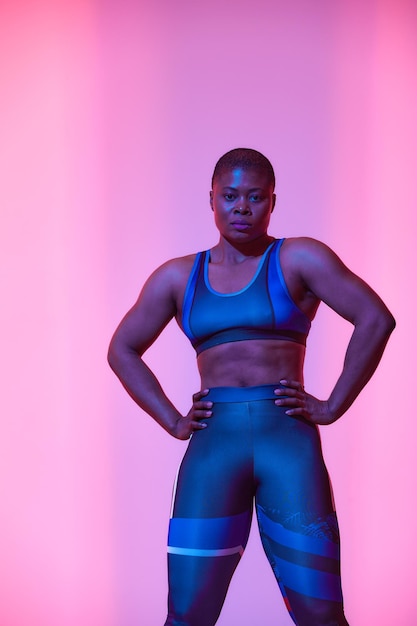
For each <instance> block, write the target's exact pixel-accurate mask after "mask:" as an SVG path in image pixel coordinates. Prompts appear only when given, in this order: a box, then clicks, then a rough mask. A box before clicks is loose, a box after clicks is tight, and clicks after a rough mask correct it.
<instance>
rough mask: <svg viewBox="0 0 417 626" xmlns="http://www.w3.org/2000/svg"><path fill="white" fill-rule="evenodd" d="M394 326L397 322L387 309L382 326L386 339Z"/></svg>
mask: <svg viewBox="0 0 417 626" xmlns="http://www.w3.org/2000/svg"><path fill="white" fill-rule="evenodd" d="M396 325H397V322H396V321H395V317H394V316H393V314H392V313H391V312H390V311H388V309H387V310H386V312H385V315H384V320H383V326H384V329H385V332H386V335H387V336H388V337H389V336H390V334H391V333H392V331H393V330H394V328H395V326H396Z"/></svg>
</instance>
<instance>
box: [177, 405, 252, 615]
mask: <svg viewBox="0 0 417 626" xmlns="http://www.w3.org/2000/svg"><path fill="white" fill-rule="evenodd" d="M229 406H230V405H228V404H223V403H219V404H217V403H216V405H215V409H214V413H213V417H212V418H211V420H210V422H209V426H208V428H207V429H205V430H202V431H198V432H196V433H194V434H193V436H192V438H191V441H190V444H189V447H188V449H187V452H186V454H185V457H184V459H183V462H182V464H181V467H180V471H179V475H178V481H177V486H176V490H175V500H174V507H173V516H172V518H171V521H170V530H169V539H168V544H169V545H168V577H169V597H168V618H167V621H166V623H165V626H213V625H214V624H215V623H216V621H217V619H218V616H219V614H220V611H221V608H222V606H223V602H224V599H225V596H226V593H227V589H228V586H229V583H230V580H231V578H232V575H233V572H234V570H235V569H236V566H237V564H238V563H239V560H240V558H241V555H242V553H243V550H244V548H245V546H246V542H247V539H248V536H249V530H250V524H251V517H252V502H253V495H254V485H253V477H252V472H251V469H252V467H251V463H250V459H249V458H248V450H249V447H248V445H247V444H248V440H246V437H247V435H246V432H247V429H245V427H244V425H243V424H242V421H244V419H245V416H244V415H242V410H241V409H239V405H231V406H232V409H231V410H230V408H229Z"/></svg>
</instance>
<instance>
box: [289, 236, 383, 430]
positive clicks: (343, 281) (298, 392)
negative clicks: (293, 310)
mask: <svg viewBox="0 0 417 626" xmlns="http://www.w3.org/2000/svg"><path fill="white" fill-rule="evenodd" d="M294 248H295V247H294ZM294 259H295V261H294V262H295V263H296V264H297V266H298V271H299V272H300V276H301V278H302V280H303V281H304V283H305V285H306V287H307V289H308V290H309V291H311V292H312V293H313V294H314V295H315V296H316V297H317V298H318V299H320V300H322V301H323V302H325V303H326V304H328V305H329V306H330V307H331V308H332V309H333V310H334V311H336V313H338V314H339V315H341V316H342V317H344V318H345V319H346V320H348V321H350V322H351V323H352V324H353V325H354V331H353V334H352V337H351V339H350V342H349V344H348V347H347V351H346V356H345V360H344V365H343V370H342V373H341V375H340V377H339V379H338V380H337V382H336V384H335V386H334V388H333V391H332V392H331V394H330V396H329V398H328V400H327V401H319V400H317V399H316V398H314V397H313V396H311V395H309V394H307V393H306V392H305V391H304V390H303V388H302V386H301V384H300V383H298V382H297V381H285V382H286V383H287V384H288V386H289V387H290V389H291V391H290V392H289V393H290V396H291V397H290V399H289V400H288V402H285V401H284V400H282V401H281V404H282V405H287V406H291V407H292V408H290V409H289V410H288V413H289V414H290V415H304V416H305V417H307V418H308V419H311V420H312V421H314V422H316V423H319V424H329V423H332V422H334V421H336V420H337V419H338V418H339V417H341V416H342V415H343V413H345V411H347V409H348V408H349V407H350V406H351V404H352V402H353V401H354V400H355V398H356V397H357V396H358V394H359V393H360V391H361V390H362V389H363V387H364V386H365V385H366V383H367V382H368V381H369V379H370V378H371V376H372V374H373V373H374V371H375V369H376V367H377V365H378V363H379V361H380V359H381V357H382V354H383V352H384V349H385V346H386V343H387V341H388V339H389V336H390V334H391V332H392V331H393V329H394V327H395V321H394V318H393V316H392V315H391V313H390V312H389V310H388V309H387V307H386V306H385V304H384V303H383V302H382V300H381V298H380V297H379V296H378V295H377V294H376V293H375V292H374V291H373V290H372V289H371V288H370V287H369V286H368V285H367V284H366V283H365V282H364V281H363V280H361V279H360V278H359V277H358V276H356V275H355V274H353V273H352V272H351V271H350V270H349V269H348V268H347V267H346V266H345V265H344V264H343V263H342V262H341V261H340V259H339V258H338V257H337V256H336V255H335V254H334V252H332V251H331V250H330V249H329V248H328V247H327V246H325V245H324V244H321V243H319V242H317V241H314V240H309V239H306V240H304V239H303V240H300V244H299V245H298V248H295V249H294ZM278 395H279V394H278ZM278 403H280V401H278Z"/></svg>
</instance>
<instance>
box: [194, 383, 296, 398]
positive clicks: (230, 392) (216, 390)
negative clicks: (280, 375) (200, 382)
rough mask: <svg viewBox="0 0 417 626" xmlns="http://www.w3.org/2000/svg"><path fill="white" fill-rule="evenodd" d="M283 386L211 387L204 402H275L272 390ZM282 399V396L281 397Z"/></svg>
mask: <svg viewBox="0 0 417 626" xmlns="http://www.w3.org/2000/svg"><path fill="white" fill-rule="evenodd" d="M279 387H281V388H282V387H284V385H281V384H276V385H258V386H256V387H211V389H210V391H209V393H208V394H207V395H206V396H205V397H204V400H210V401H211V402H250V401H253V400H276V399H277V396H276V395H275V394H274V390H275V389H278V388H279ZM281 397H282V396H281Z"/></svg>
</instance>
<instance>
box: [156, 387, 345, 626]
mask: <svg viewBox="0 0 417 626" xmlns="http://www.w3.org/2000/svg"><path fill="white" fill-rule="evenodd" d="M277 386H278V385H263V386H261V387H249V388H234V387H216V388H214V389H211V390H210V392H209V394H208V396H206V399H207V400H211V401H212V402H213V403H214V405H213V416H212V417H211V418H210V420H207V423H208V426H207V428H206V429H204V430H199V431H196V432H195V433H194V434H193V435H192V437H191V440H190V443H189V445H188V448H187V451H186V454H185V456H184V459H183V461H182V463H181V466H180V469H179V473H178V478H177V482H176V487H175V494H174V502H173V511H172V517H171V520H170V528H169V538H168V574H169V598H168V617H167V620H166V622H165V626H212V625H213V624H215V623H216V621H217V619H218V617H219V615H220V611H221V608H222V606H223V602H224V599H225V597H226V593H227V589H228V586H229V583H230V580H231V577H232V575H233V572H234V570H235V568H236V566H237V564H238V563H239V560H240V558H241V556H242V554H243V551H244V549H245V546H246V543H247V540H248V536H249V530H250V525H251V520H252V510H253V504H254V503H255V510H256V515H257V520H258V525H259V530H260V535H261V539H262V544H263V547H264V549H265V553H266V556H267V557H268V560H269V562H270V564H271V567H272V569H273V572H274V574H275V576H276V579H277V582H278V585H279V587H280V589H281V592H282V594H283V597H284V601H285V603H286V606H287V608H288V611H289V613H290V615H291V617H292V619H293V621H294V623H295V624H297V625H298V626H315V625H317V626H324V625H329V626H330V625H331V626H342V625H343V626H346V625H347V621H346V619H345V617H344V613H343V601H342V591H341V583H340V559H339V532H338V526H337V520H336V514H335V511H334V505H333V498H332V492H331V487H330V483H329V477H328V474H327V470H326V467H325V464H324V461H323V456H322V451H321V444H320V437H319V433H318V429H317V427H316V426H315V425H314V424H312V423H310V422H308V421H306V420H305V419H303V418H297V417H289V416H288V415H286V414H285V410H286V409H285V408H283V407H277V406H276V405H275V404H274V400H275V399H276V396H275V395H274V393H273V392H274V389H276V388H277ZM255 581H256V576H255V575H254V583H255ZM261 621H262V620H260V622H259V623H261Z"/></svg>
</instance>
